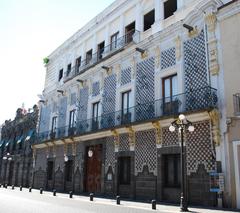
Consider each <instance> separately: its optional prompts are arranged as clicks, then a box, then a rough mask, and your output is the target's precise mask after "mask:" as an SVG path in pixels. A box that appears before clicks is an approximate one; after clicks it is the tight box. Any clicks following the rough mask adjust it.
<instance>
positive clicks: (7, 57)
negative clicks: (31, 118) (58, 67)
mask: <svg viewBox="0 0 240 213" xmlns="http://www.w3.org/2000/svg"><path fill="white" fill-rule="evenodd" d="M112 2H114V0H87V1H86V0H0V100H1V106H0V125H1V124H2V123H3V122H4V121H5V120H7V119H13V118H14V117H15V112H16V110H17V108H18V107H21V106H22V103H24V104H25V108H26V109H28V108H31V107H32V106H33V105H34V104H36V103H37V101H38V98H37V94H41V92H42V90H43V86H44V79H45V68H44V66H43V62H42V59H43V58H44V57H46V56H48V55H49V54H50V53H51V52H52V51H53V50H55V49H56V48H57V47H58V46H59V45H61V44H62V43H63V42H64V41H65V40H67V39H68V38H69V37H70V36H71V35H72V34H74V33H75V32H76V31H78V30H79V29H80V28H81V27H82V26H84V25H85V24H86V23H87V22H88V21H90V20H91V19H92V18H94V17H95V16H96V15H97V14H98V13H100V12H101V11H102V10H103V9H104V8H106V7H107V6H108V5H110V4H111V3H112Z"/></svg>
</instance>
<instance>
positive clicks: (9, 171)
mask: <svg viewBox="0 0 240 213" xmlns="http://www.w3.org/2000/svg"><path fill="white" fill-rule="evenodd" d="M37 121H38V107H37V106H36V105H35V106H34V107H33V111H32V112H29V113H25V112H24V110H23V109H21V108H19V109H18V110H17V112H16V117H15V119H14V120H13V121H11V120H6V121H5V123H4V124H3V125H2V128H1V143H0V183H1V184H7V185H15V186H23V187H29V186H31V183H32V165H33V161H32V148H31V145H32V143H33V142H34V136H35V134H36V124H37Z"/></svg>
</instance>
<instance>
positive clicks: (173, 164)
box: [163, 154, 181, 188]
mask: <svg viewBox="0 0 240 213" xmlns="http://www.w3.org/2000/svg"><path fill="white" fill-rule="evenodd" d="M163 161H164V185H165V186H167V187H176V188H178V187H180V175H181V169H180V154H171V155H164V157H163Z"/></svg>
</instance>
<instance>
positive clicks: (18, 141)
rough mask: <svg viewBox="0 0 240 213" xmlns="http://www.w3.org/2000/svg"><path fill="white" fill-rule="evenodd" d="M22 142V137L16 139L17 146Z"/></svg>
mask: <svg viewBox="0 0 240 213" xmlns="http://www.w3.org/2000/svg"><path fill="white" fill-rule="evenodd" d="M22 140H23V136H20V137H19V138H18V139H17V144H19V143H21V142H22Z"/></svg>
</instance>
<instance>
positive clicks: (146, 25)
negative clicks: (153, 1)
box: [143, 8, 155, 32]
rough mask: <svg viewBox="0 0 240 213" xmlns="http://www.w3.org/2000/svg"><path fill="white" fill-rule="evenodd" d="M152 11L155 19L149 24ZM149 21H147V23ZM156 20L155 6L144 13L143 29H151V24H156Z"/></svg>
mask: <svg viewBox="0 0 240 213" xmlns="http://www.w3.org/2000/svg"><path fill="white" fill-rule="evenodd" d="M151 13H153V20H151V22H152V24H150V25H149V23H148V22H149V21H147V20H146V18H147V16H150V15H152V14H151ZM146 22H147V23H146ZM154 22H155V9H154V8H153V9H152V10H151V11H149V12H147V13H145V14H144V15H143V31H144V32H145V31H147V30H149V29H151V26H152V25H153V24H154Z"/></svg>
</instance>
